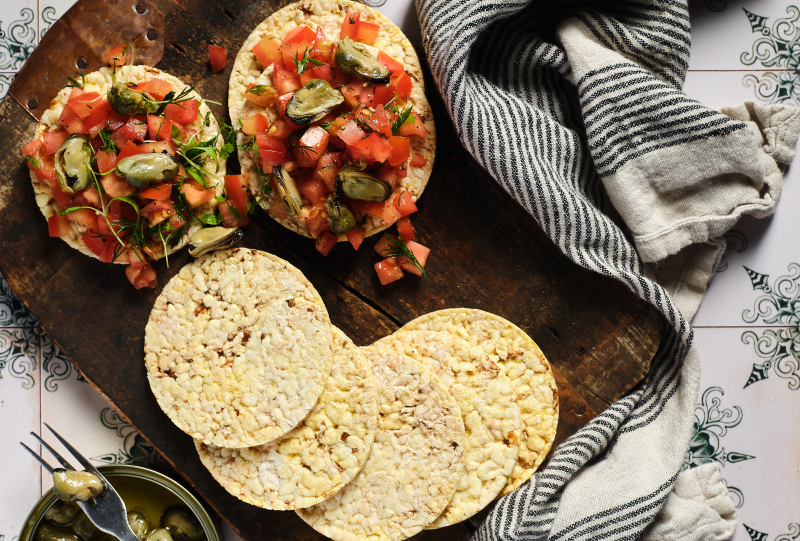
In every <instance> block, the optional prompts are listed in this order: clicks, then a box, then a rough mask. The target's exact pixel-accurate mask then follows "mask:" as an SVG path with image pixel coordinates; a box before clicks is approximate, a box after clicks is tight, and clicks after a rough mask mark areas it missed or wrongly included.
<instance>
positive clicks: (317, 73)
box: [300, 64, 331, 86]
mask: <svg viewBox="0 0 800 541" xmlns="http://www.w3.org/2000/svg"><path fill="white" fill-rule="evenodd" d="M311 79H323V80H325V81H328V82H329V83H330V82H331V66H330V65H329V64H323V65H321V66H317V67H316V68H313V69H310V70H306V71H304V72H303V74H302V75H301V76H300V84H302V85H303V86H305V85H306V84H307V83H308V82H309V81H310V80H311Z"/></svg>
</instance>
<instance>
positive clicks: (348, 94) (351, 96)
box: [339, 81, 364, 108]
mask: <svg viewBox="0 0 800 541" xmlns="http://www.w3.org/2000/svg"><path fill="white" fill-rule="evenodd" d="M363 90H364V86H363V85H362V84H360V83H359V82H357V81H356V82H354V83H350V84H346V85H342V87H341V88H340V89H339V91H340V92H341V93H342V96H344V101H345V103H346V104H347V105H348V107H351V108H352V107H355V106H356V105H358V103H359V98H360V96H361V92H362V91H363Z"/></svg>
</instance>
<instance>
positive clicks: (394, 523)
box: [297, 346, 465, 541]
mask: <svg viewBox="0 0 800 541" xmlns="http://www.w3.org/2000/svg"><path fill="white" fill-rule="evenodd" d="M362 350H363V352H364V355H365V356H366V357H367V360H368V361H370V363H371V365H372V371H373V373H374V374H375V380H376V382H377V384H378V391H379V394H378V411H379V414H380V417H379V420H378V431H377V432H376V434H375V443H374V444H373V446H372V452H371V453H370V455H369V458H367V462H366V464H364V468H363V469H362V470H361V472H360V473H359V474H358V475H357V476H356V478H355V479H353V481H351V482H350V483H349V484H348V485H346V486H345V487H344V488H343V489H342V490H340V491H339V492H337V493H336V494H334V495H333V496H332V497H330V498H329V499H327V500H325V501H323V502H322V503H319V504H317V505H315V506H313V507H308V508H306V509H298V510H297V514H298V515H300V517H301V518H302V519H303V520H305V521H306V522H307V523H308V524H309V525H310V526H311V527H312V528H314V529H315V530H317V531H318V532H320V533H321V534H323V535H326V536H328V537H330V538H331V539H333V540H334V541H357V540H359V541H361V540H365V539H367V540H372V541H401V540H402V539H406V538H408V537H411V536H412V535H414V534H416V533H418V532H420V531H421V530H422V529H423V528H425V527H426V526H427V525H429V524H430V523H431V522H433V521H434V520H435V519H436V517H437V516H439V514H440V513H441V512H442V511H443V510H444V509H445V507H446V506H447V503H448V502H449V501H450V499H451V498H452V497H453V494H454V493H455V490H456V487H457V486H458V483H459V480H460V479H461V475H462V473H463V470H464V434H465V428H464V421H462V419H461V412H460V410H459V408H458V404H456V401H455V399H454V398H453V397H452V396H451V395H450V393H449V392H447V389H446V387H445V385H444V384H443V383H442V382H441V381H440V380H439V379H438V378H437V377H436V376H435V375H434V374H433V373H432V372H431V371H430V370H428V369H427V368H425V367H424V366H422V365H421V364H420V363H418V362H416V361H414V360H413V359H411V358H410V357H407V356H405V355H402V354H399V353H397V352H395V351H391V350H388V349H385V348H382V347H379V346H371V347H366V348H362Z"/></svg>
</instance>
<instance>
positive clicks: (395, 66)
mask: <svg viewBox="0 0 800 541" xmlns="http://www.w3.org/2000/svg"><path fill="white" fill-rule="evenodd" d="M378 62H380V63H381V64H383V67H385V68H386V69H387V70H389V71H391V72H392V75H393V76H394V75H397V74H398V73H400V72H402V71H403V70H404V69H405V68H404V67H403V63H402V62H398V61H397V60H395V59H394V58H392V57H391V56H389V55H388V54H386V53H385V52H383V51H378Z"/></svg>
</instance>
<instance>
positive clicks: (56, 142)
mask: <svg viewBox="0 0 800 541" xmlns="http://www.w3.org/2000/svg"><path fill="white" fill-rule="evenodd" d="M67 136H69V134H68V133H67V132H66V131H64V130H58V131H51V132H47V133H43V134H42V142H43V144H44V146H43V150H44V153H45V154H46V155H48V156H49V155H51V154H55V153H56V151H57V150H58V147H60V146H61V143H63V142H64V140H66V138H67ZM28 144H30V143H28Z"/></svg>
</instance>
